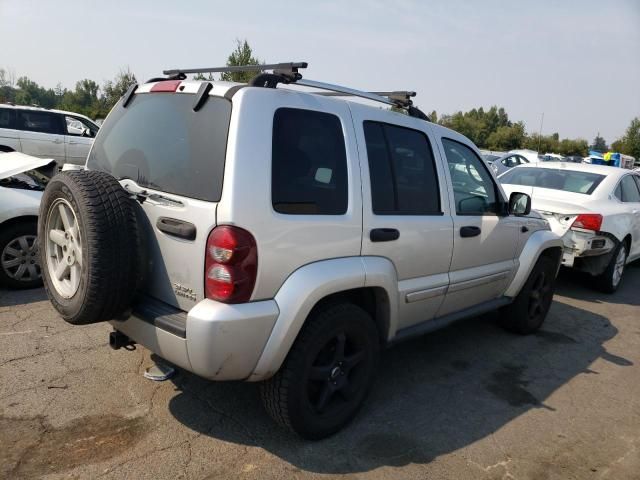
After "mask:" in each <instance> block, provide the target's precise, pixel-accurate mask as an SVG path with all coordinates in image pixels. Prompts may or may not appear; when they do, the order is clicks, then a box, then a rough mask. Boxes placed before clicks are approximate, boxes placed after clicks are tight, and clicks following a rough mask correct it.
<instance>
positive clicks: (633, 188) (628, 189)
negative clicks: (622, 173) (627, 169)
mask: <svg viewBox="0 0 640 480" xmlns="http://www.w3.org/2000/svg"><path fill="white" fill-rule="evenodd" d="M620 188H621V190H622V195H621V200H622V201H623V202H634V203H635V202H640V192H639V191H638V185H637V184H636V182H634V180H633V175H627V176H626V177H623V178H622V180H621V181H620Z"/></svg>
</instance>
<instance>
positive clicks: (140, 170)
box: [87, 93, 231, 202]
mask: <svg viewBox="0 0 640 480" xmlns="http://www.w3.org/2000/svg"><path fill="white" fill-rule="evenodd" d="M193 100H194V96H193V95H189V94H181V93H143V94H138V95H134V97H133V99H132V100H131V102H130V103H129V105H127V108H123V107H122V103H121V102H120V103H118V104H117V105H116V106H115V107H114V109H113V110H112V111H111V113H110V114H109V117H108V118H107V120H106V121H105V123H104V125H103V126H102V128H101V129H100V131H99V133H98V136H97V137H96V140H95V142H94V145H93V148H92V149H91V153H90V154H89V158H88V160H87V166H88V167H89V168H90V169H92V170H102V171H105V172H109V173H111V174H112V175H113V176H115V177H116V178H118V179H123V178H130V179H132V180H134V181H136V182H137V183H138V184H139V185H141V186H145V187H149V188H154V189H157V190H161V191H163V192H167V193H174V194H177V195H183V196H185V197H190V198H196V199H199V200H206V201H211V202H217V201H219V200H220V196H221V194H222V179H223V174H224V162H225V155H226V150H227V134H228V133H229V121H230V118H231V102H230V101H229V100H226V99H224V98H220V97H213V96H211V97H210V98H209V99H208V100H207V102H206V103H205V104H204V105H203V107H202V108H201V109H200V110H198V111H197V112H194V111H193V108H192V107H193Z"/></svg>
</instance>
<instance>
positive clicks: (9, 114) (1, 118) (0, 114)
mask: <svg viewBox="0 0 640 480" xmlns="http://www.w3.org/2000/svg"><path fill="white" fill-rule="evenodd" d="M14 119H15V115H14V113H13V110H12V109H10V108H0V128H16V126H15V121H14Z"/></svg>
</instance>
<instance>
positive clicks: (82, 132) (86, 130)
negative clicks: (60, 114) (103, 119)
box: [64, 115, 98, 138]
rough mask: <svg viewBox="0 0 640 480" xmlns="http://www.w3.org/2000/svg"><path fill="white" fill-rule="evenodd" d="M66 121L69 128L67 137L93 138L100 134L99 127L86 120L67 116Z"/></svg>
mask: <svg viewBox="0 0 640 480" xmlns="http://www.w3.org/2000/svg"><path fill="white" fill-rule="evenodd" d="M64 120H65V125H66V127H67V131H66V134H67V135H71V136H74V137H90V138H93V137H95V136H96V134H97V133H98V126H97V125H95V124H91V123H89V122H87V121H86V120H84V119H81V118H77V117H71V116H69V115H65V117H64Z"/></svg>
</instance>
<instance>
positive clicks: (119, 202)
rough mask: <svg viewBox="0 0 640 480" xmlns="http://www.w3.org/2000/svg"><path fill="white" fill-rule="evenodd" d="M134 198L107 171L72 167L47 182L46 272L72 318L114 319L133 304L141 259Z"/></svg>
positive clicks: (53, 294)
mask: <svg viewBox="0 0 640 480" xmlns="http://www.w3.org/2000/svg"><path fill="white" fill-rule="evenodd" d="M134 202H135V201H134V200H132V199H131V198H130V197H129V195H128V194H127V192H126V191H125V190H124V189H123V188H122V187H121V186H120V184H119V183H118V182H117V180H116V179H115V178H114V177H112V176H111V175H109V174H107V173H104V172H97V171H67V172H63V173H61V174H59V175H56V176H55V177H53V178H52V179H51V181H50V182H49V184H48V185H47V188H46V189H45V191H44V194H43V196H42V201H41V204H40V217H39V221H38V236H39V241H40V254H41V264H42V276H43V279H44V286H45V289H46V291H47V295H48V296H49V299H50V300H51V303H52V304H53V306H54V308H55V309H56V310H57V311H58V313H60V315H61V316H62V318H63V319H64V320H66V321H67V322H69V323H71V324H73V325H84V324H90V323H97V322H101V321H106V320H112V319H115V318H118V317H120V316H121V315H122V314H123V313H124V312H125V311H126V310H127V309H128V308H129V306H130V304H131V302H132V300H133V296H134V294H135V290H136V286H137V281H138V275H139V265H138V262H139V258H140V234H139V230H138V225H137V222H136V214H135V209H134V207H135V205H134Z"/></svg>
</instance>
